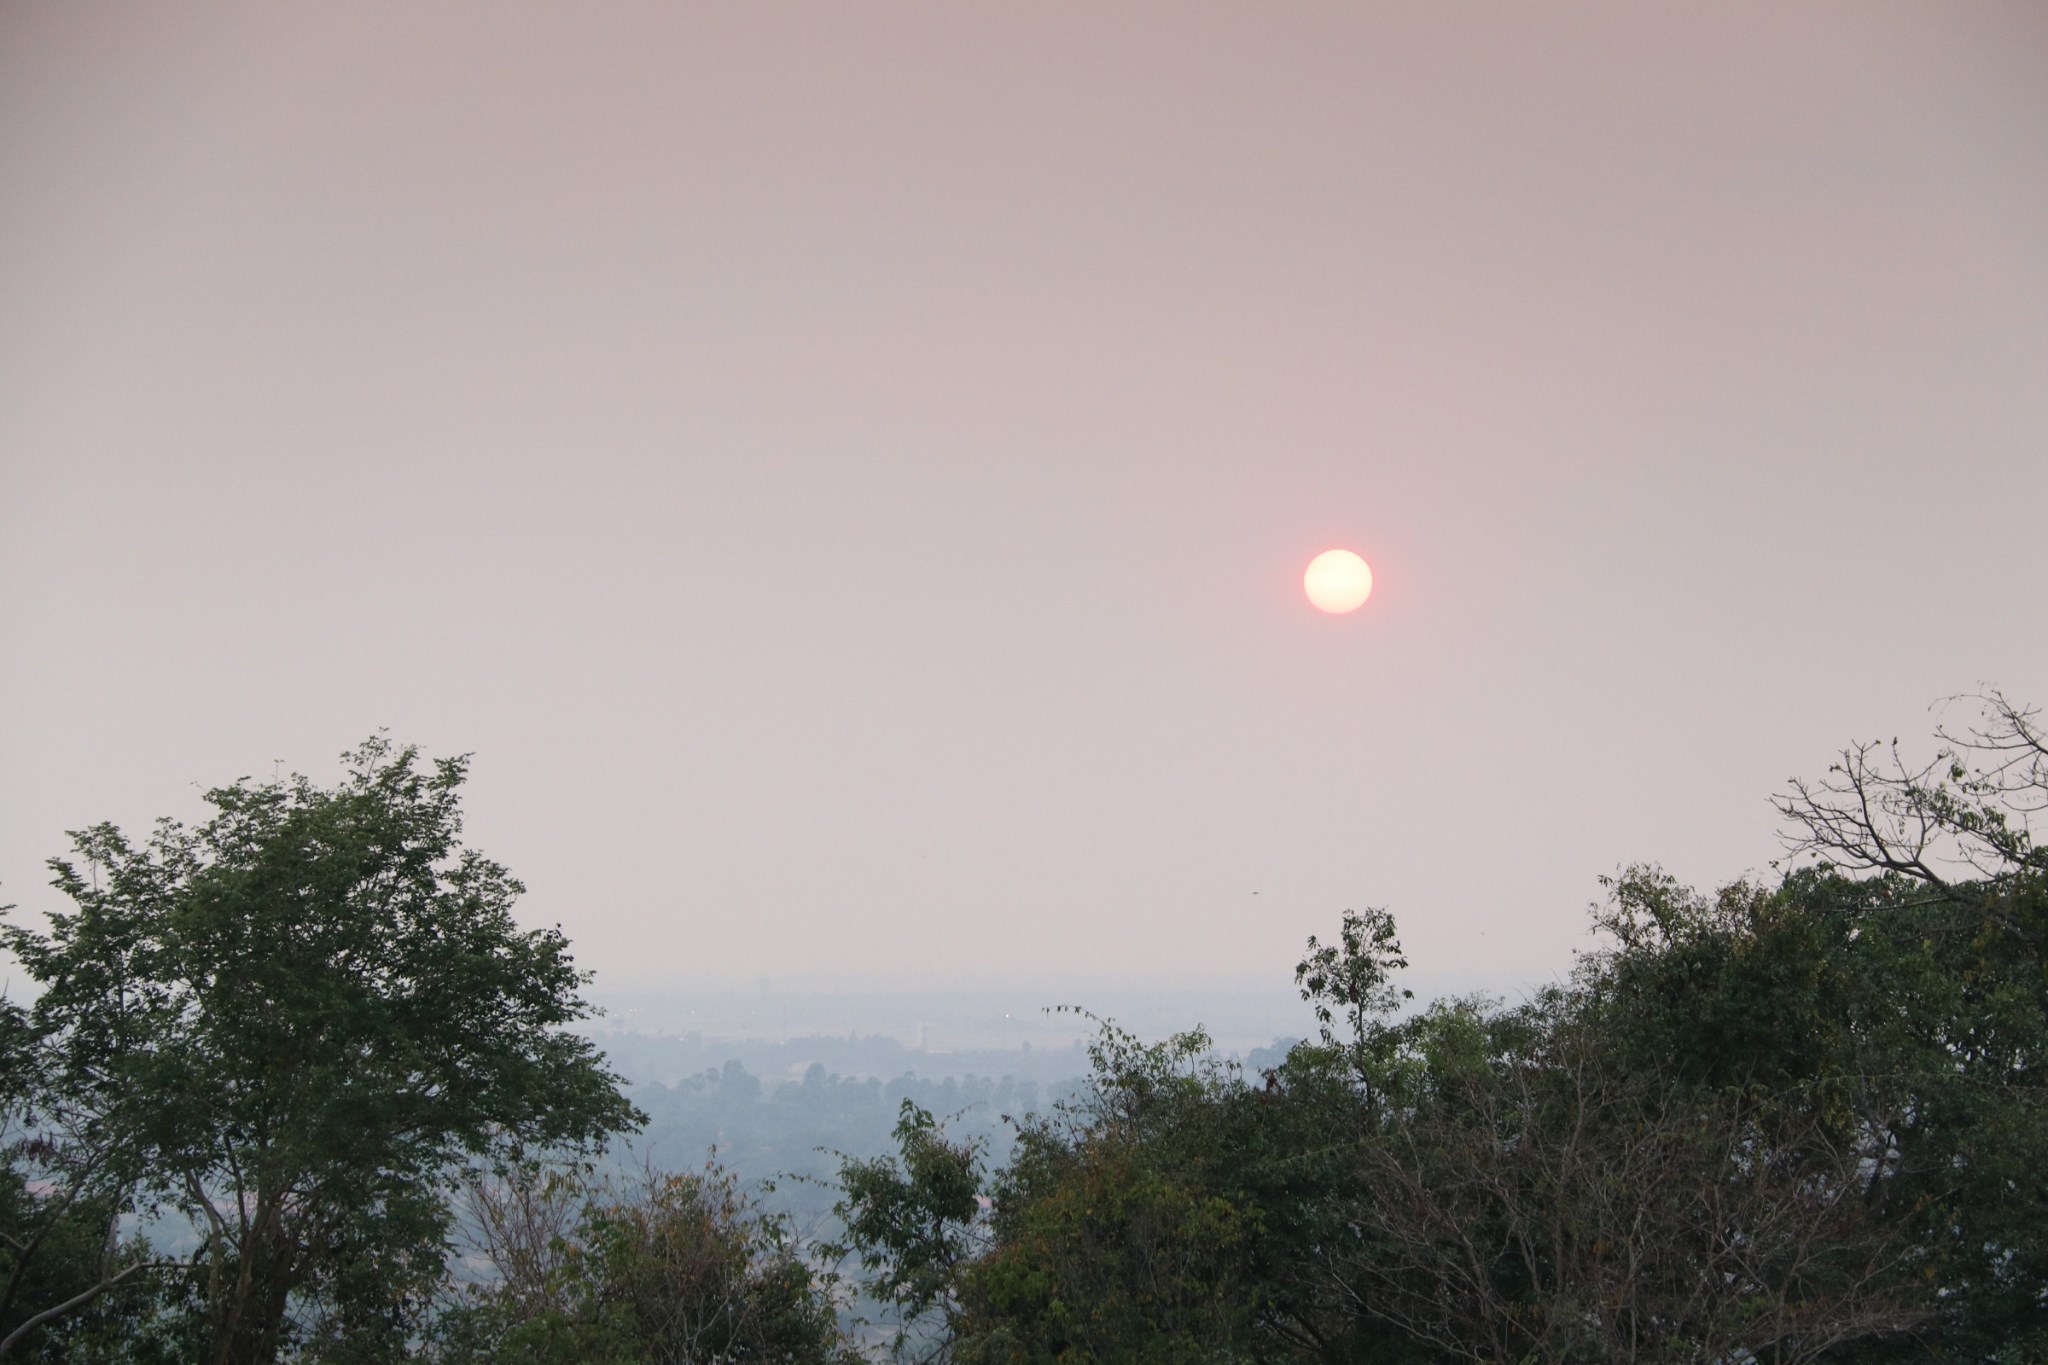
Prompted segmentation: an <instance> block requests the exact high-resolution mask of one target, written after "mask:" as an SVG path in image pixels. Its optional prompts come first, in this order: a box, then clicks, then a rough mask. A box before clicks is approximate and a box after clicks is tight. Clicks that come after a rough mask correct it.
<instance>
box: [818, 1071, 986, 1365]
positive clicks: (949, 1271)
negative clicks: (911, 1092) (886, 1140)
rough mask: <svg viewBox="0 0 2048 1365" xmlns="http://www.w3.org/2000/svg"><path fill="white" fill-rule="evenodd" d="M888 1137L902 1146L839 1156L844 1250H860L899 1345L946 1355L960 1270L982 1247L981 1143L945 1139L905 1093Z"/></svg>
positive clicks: (902, 1349)
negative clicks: (861, 1156) (878, 1153)
mask: <svg viewBox="0 0 2048 1365" xmlns="http://www.w3.org/2000/svg"><path fill="white" fill-rule="evenodd" d="M894 1136H895V1139H896V1147H897V1152H898V1155H896V1156H893V1157H890V1156H883V1157H876V1158H874V1159H873V1160H869V1161H861V1160H855V1159H847V1160H845V1161H843V1162H842V1163H841V1165H840V1169H839V1189H840V1200H839V1203H838V1204H837V1205H836V1206H835V1208H834V1210H833V1211H834V1212H835V1213H836V1214H837V1215H838V1217H839V1220H840V1222H841V1224H842V1225H843V1226H844V1227H845V1230H846V1234H845V1237H846V1240H845V1243H844V1245H843V1247H841V1248H840V1250H842V1251H843V1252H851V1253H853V1254H854V1255H856V1256H857V1257H858V1258H859V1260H860V1263H861V1266H862V1268H863V1269H864V1270H866V1271H867V1272H868V1276H869V1279H868V1289H869V1291H870V1292H871V1293H872V1294H873V1295H874V1296H875V1298H876V1299H878V1300H880V1301H881V1302H882V1303H884V1304H887V1305H889V1306H890V1307H891V1308H892V1309H893V1310H894V1311H895V1313H896V1314H897V1317H898V1326H899V1331H898V1335H897V1338H896V1350H897V1352H898V1354H899V1355H901V1354H910V1355H920V1356H923V1357H926V1358H930V1359H944V1358H945V1357H946V1355H947V1353H948V1352H949V1351H950V1349H951V1345H952V1340H953V1337H954V1335H955V1334H956V1332H957V1331H958V1327H959V1317H960V1279H961V1276H962V1275H963V1274H964V1273H965V1271H966V1270H967V1268H968V1266H970V1265H971V1264H972V1263H973V1262H974V1260H975V1259H976V1258H977V1257H978V1256H980V1255H981V1253H982V1252H983V1251H984V1250H985V1249H986V1247H987V1229H986V1226H985V1220H984V1218H983V1217H982V1205H981V1200H982V1197H983V1196H982V1192H981V1191H982V1186H983V1184H984V1181H985V1174H986V1173H985V1169H984V1167H983V1164H982V1155H981V1146H980V1144H979V1143H977V1142H974V1141H971V1140H970V1141H965V1142H956V1141H951V1140H949V1139H948V1138H947V1136H946V1134H945V1131H944V1129H943V1128H942V1127H941V1125H940V1124H939V1121H938V1120H937V1119H935V1118H934V1117H933V1116H932V1114H931V1111H930V1110H927V1109H925V1108H923V1107H921V1106H919V1105H918V1104H916V1103H914V1102H912V1101H910V1100H907V1099H906V1100H905V1101H903V1106H902V1109H901V1111H900V1112H899V1114H898V1116H897V1120H896V1129H895V1134H894Z"/></svg>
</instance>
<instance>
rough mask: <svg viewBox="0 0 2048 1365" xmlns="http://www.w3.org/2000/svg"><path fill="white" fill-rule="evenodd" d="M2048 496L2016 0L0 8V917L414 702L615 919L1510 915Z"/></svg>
mask: <svg viewBox="0 0 2048 1365" xmlns="http://www.w3.org/2000/svg"><path fill="white" fill-rule="evenodd" d="M2044 505H2048V6H2044V5H2042V4H2040V3H2038V0H2020V2H2018V3H2012V4H2005V5H2000V4H1970V3H1954V2H1953V0H1940V2H1939V3H1925V4H1905V3H1878V2H1875V0H1856V3H1849V4H1840V5H1825V4H1797V5H1787V4H1784V3H1781V0H1769V3H1761V4H1752V5H1742V4H1729V3H1714V4H1694V5H1677V4H1654V5H1644V4H1638V3H1627V4H1612V5H1600V4H1591V3H1574V4H1569V5H1542V4H1514V5H1500V4H1473V5H1456V4H1449V3H1443V0H1426V2H1425V0H1416V3H1411V4H1401V5H1396V4H1378V5H1375V4H1367V3H1344V4H1332V5H1309V4H1279V5H1263V4H1262V5H1250V4H1244V5H1228V6H1224V5H1207V4H1199V3H1191V2H1190V0H1172V3H1161V4H1142V5H1140V4H1118V3H1087V4H1079V3H1075V4H1037V3H1033V4H1009V5H980V4H977V5H953V4H919V5H896V4H855V5H842V4H833V5H826V4H817V5H793V4H779V3H769V4H740V3H720V4H681V3H663V4H652V3H649V4H628V3H613V4H588V3H574V4H569V3H564V4H559V5H553V4H550V5H542V4H533V3H503V2H500V3H490V4H484V3H433V4H422V3H418V2H417V0H406V2H405V3H389V4H376V3H365V2H364V0H350V2H349V3H346V4H328V5H276V4H253V3H252V4H234V5H229V4H203V3H196V0H178V2H177V3H142V2H140V0H103V2H95V0H49V2H47V3H24V2H23V0H0V702H4V705H0V899H4V900H12V901H15V902H17V903H19V904H20V905H21V906H22V907H23V911H24V912H29V911H34V910H37V909H41V908H47V907H48V906H50V905H51V903H52V897H53V895H54V893H52V892H50V891H48V890H47V889H46V888H45V886H44V881H45V876H46V874H45V873H44V871H43V869H42V865H41V864H42V860H43V859H44V858H46V857H48V856H50V855H52V854H55V853H58V852H61V851H62V850H63V849H64V847H65V839H64V835H63V831H64V830H65V829H67V828H71V827H75V826H78V825H81V824H84V823H86V822H89V821H94V820H99V819H113V820H116V821H119V822H121V823H123V824H128V825H132V826H137V827H140V826H143V825H146V823H147V822H148V821H149V820H150V819H151V818H152V817H154V816H156V815H159V814H178V815H181V816H190V815H193V814H195V813H197V812H198V811H199V809H200V807H199V803H198V801H197V795H196V787H195V785H194V784H200V785H211V784H213V783H215V782H219V781H223V780H227V779H231V778H233V777H235V776H237V775H239V774H244V773H249V774H256V775H260V776H268V775H269V774H270V773H271V772H272V771H273V764H274V762H275V761H276V760H282V761H283V763H284V765H285V767H286V768H287V769H288V770H289V769H292V768H297V769H301V770H303V771H306V772H308V773H311V774H314V775H316V776H318V777H321V778H323V779H325V778H331V777H332V776H333V775H334V773H335V771H336V766H335V762H334V756H335V755H336V754H337V753H338V752H339V751H340V750H341V749H343V748H344V747H347V746H349V745H351V744H352V743H354V742H355V741H358V740H360V739H361V738H362V737H364V736H365V735H366V734H368V733H369V732H371V731H372V730H374V729H375V728H377V727H379V726H387V727H389V728H390V730H391V732H392V733H393V735H394V736H396V737H398V738H400V739H404V740H409V741H414V742H417V743H419V744H420V745H422V746H424V747H425V748H426V749H427V750H428V751H429V752H432V753H448V752H457V751H474V752H475V754H476V764H475V776H474V782H473V786H472V789H471V796H470V803H469V804H470V810H471V812H472V818H471V833H472V835H473V836H474V839H475V841H476V842H477V843H478V844H479V845H481V846H482V847H483V848H485V849H486V850H487V851H489V852H491V853H492V854H494V855H495V856H497V857H499V858H501V859H503V860H504V861H505V862H507V863H509V864H510V865H511V866H512V867H513V868H514V870H515V871H517V872H519V873H520V874H521V875H522V876H523V877H524V878H525V879H526V880H527V882H528V883H529V885H530V886H531V895H530V896H529V897H528V899H527V901H526V902H525V903H524V906H525V911H526V913H527V915H528V916H529V918H530V919H531V920H532V921H533V922H536V923H540V922H555V921H559V922H560V923H561V924H562V925H563V926H564V928H565V929H566V930H567V931H568V933H569V934H570V936H571V938H572V939H573V940H574V942H575V943H576V945H577V948H578V955H579V957H580V959H581V960H582V961H584V962H585V963H586V964H588V965H590V966H593V967H595V968H596V969H597V970H598V972H599V974H600V985H602V984H603V983H605V982H607V981H609V982H612V983H614V984H615V985H621V986H623V985H627V984H654V983H659V982H661V981H663V980H668V979H681V978H701V977H716V976H725V977H733V978H745V979H748V980H751V979H753V978H755V977H758V976H760V975H766V974H771V973H772V974H775V975H776V976H777V977H778V979H811V980H817V981H830V980H835V979H839V978H842V977H850V976H856V975H875V974H880V975H884V976H887V975H891V974H894V975H909V974H912V973H932V974H937V975H940V976H943V977H946V978H949V979H955V980H975V979H988V980H995V979H999V978H1016V977H1018V976H1030V977H1033V978H1047V979H1051V978H1058V977H1059V976H1060V974H1061V973H1062V972H1068V971H1072V972H1075V973H1077V974H1078V973H1081V972H1083V971H1086V972H1088V973H1091V974H1094V975H1102V974H1130V975H1140V976H1152V977H1165V978H1173V977H1183V978H1188V979H1190V980H1192V979H1195V978H1255V979H1257V980H1260V981H1270V982H1272V983H1273V984H1274V985H1275V986H1276V987H1284V985H1285V982H1286V978H1287V975H1288V972H1289V970H1290V969H1291V966H1292V964H1293V962H1294V961H1295V959H1296V957H1298V956H1299V952H1298V949H1299V947H1300V944H1301V940H1302V939H1303V937H1304V936H1305V935H1307V934H1309V933H1311V932H1327V931H1328V930H1329V929H1330V928H1331V927H1332V926H1333V925H1334V924H1335V922H1336V920H1337V917H1338V915H1339V914H1340V912H1341V911H1342V910H1344V909H1345V908H1346V907H1363V906H1366V905H1386V906H1388V907H1390V908H1391V909H1393V910H1394V912H1395V913H1396V915H1397V916H1398V917H1399V919H1400V922H1401V924H1402V927H1403V931H1404V937H1405V938H1406V940H1407V942H1408V946H1409V949H1410V955H1411V957H1412V958H1413V959H1414V960H1415V962H1416V965H1417V967H1418V968H1419V969H1423V970H1425V971H1428V972H1430V973H1433V974H1436V975H1450V976H1462V977H1466V978H1470V979H1474V980H1477V979H1483V978H1492V979H1501V978H1515V977H1536V976H1541V975H1543V974H1546V973H1548V972H1551V971H1554V970H1557V969H1559V968H1562V967H1563V966H1565V965H1566V964H1567V963H1568V962H1569V957H1570V953H1571V950H1572V948H1573V947H1574V946H1575V945H1577V944H1579V943H1580V942H1581V941H1582V930H1583V926H1584V916H1585V908H1586V906H1587V904H1588V902H1589V901H1591V900H1593V899H1594V898H1595V897H1596V896H1597V895H1598V891H1599V889H1598V885H1597V880H1596V879H1597V878H1598V877H1599V876H1600V875H1601V874H1603V873H1608V872H1611V871H1613V870H1614V869H1615V868H1616V867H1617V866H1619V865H1620V864H1623V863H1625V862H1630V861H1634V860H1644V859H1654V860H1661V861H1663V862H1664V863H1665V864H1666V865H1667V866H1669V867H1670V868H1671V869H1672V870H1674V871H1676V872H1678V873H1680V874H1681V875H1683V876H1686V877H1688V878H1693V879H1698V880H1702V881H1711V880H1714V879H1717V878H1728V877H1732V876H1735V875H1737V874H1740V873H1742V872H1743V871H1745V870H1746V869H1752V868H1759V867H1762V866H1763V865H1765V864H1766V862H1767V861H1768V860H1769V859H1770V858H1772V857H1774V856H1776V855H1777V851H1778V850H1777V845H1776V843H1775V841H1774V839H1773V833H1772V831H1773V828H1774V818H1773V816H1772V813H1771V811H1770V808H1769V805H1768V797H1769V796H1770V795H1771V794H1772V792H1773V791H1775V790H1777V789H1778V788H1779V787H1780V786H1781V785H1782V783H1783V781H1784V779H1785V778H1787V777H1788V776H1790V775H1791V774H1793V773H1808V774H1811V773H1815V772H1817V771H1819V770H1820V769H1821V768H1823V767H1824V766H1825V764H1826V762H1827V760H1828V758H1829V756H1830V755H1831V753H1832V752H1833V751H1834V749H1835V748H1837V747H1838V746H1839V745H1840V744H1842V743H1844V742H1846V741H1848V740H1850V739H1852V738H1856V737H1861V736H1871V735H1885V736H1889V735H1891V734H1893V733H1900V734H1904V735H1919V734H1923V733H1925V731H1926V730H1927V728H1928V725H1929V718H1928V716H1927V715H1926V712H1925V707H1926V706H1927V704H1928V703H1929V702H1931V701H1932V700H1934V699H1935V698H1936V697H1938V696H1941V695H1943V694H1946V693H1952V692H1955V691H1958V690H1962V689H1968V688H1971V687H1972V686H1974V685H1975V684H1976V683H1977V682H1979V681H1980V680H1984V681H1990V682H1993V683H1996V684H1999V685H2002V686H2004V687H2005V688H2007V689H2008V690H2009V691H2011V692H2012V693H2014V694H2015V695H2017V696H2019V697H2021V698H2027V699H2032V700H2037V701H2048V632H2044V630H2043V629H2042V621H2043V611H2044V603H2048V555H2044V549H2043V539H2042V515H2041V509H2042V508H2043V506H2044ZM1333 545H1345V546H1349V547H1351V548H1353V549H1356V550H1358V551H1359V552H1361V553H1362V554H1364V555H1365V556H1366V557H1367V558H1368V559H1369V560H1370V561H1371V562H1372V564H1373V566H1374V569H1375V572H1376V574H1377V578H1378V589H1377V591H1376V592H1375V594H1374V596H1373V598H1372V600H1371V602H1370V603H1369V604H1368V605H1367V607H1366V608H1365V609H1364V610H1363V611H1361V612H1359V613H1358V614H1357V615H1355V616H1352V617H1346V618H1330V617H1324V616H1321V615H1319V614H1318V613H1316V612H1314V611H1313V610H1312V609H1310V608H1309V607H1308V605H1307V604H1306V603H1305V602H1304V601H1303V599H1302V595H1301V591H1300V574H1301V571H1302V568H1303V566H1304V565H1305V564H1306V563H1307V561H1308V559H1309V558H1310V557H1311V556H1312V555H1313V554H1314V553H1316V552H1317V551H1319V550H1322V549H1326V548H1329V547H1330V546H1333Z"/></svg>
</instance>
